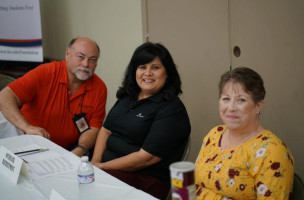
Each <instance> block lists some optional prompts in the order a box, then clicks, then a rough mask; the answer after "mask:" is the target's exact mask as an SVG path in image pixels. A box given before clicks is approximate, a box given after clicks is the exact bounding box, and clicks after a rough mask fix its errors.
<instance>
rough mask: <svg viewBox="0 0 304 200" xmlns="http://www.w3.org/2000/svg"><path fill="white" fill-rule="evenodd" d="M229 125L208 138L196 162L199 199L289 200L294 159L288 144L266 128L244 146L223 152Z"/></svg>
mask: <svg viewBox="0 0 304 200" xmlns="http://www.w3.org/2000/svg"><path fill="white" fill-rule="evenodd" d="M225 129H226V126H224V125H223V126H216V127H214V128H213V129H212V130H211V131H210V132H209V133H208V135H207V136H206V137H205V138H204V140H203V144H202V148H201V150H200V152H199V155H198V158H197V160H196V163H195V183H196V186H197V192H196V193H197V200H201V199H212V200H220V199H221V200H232V199H246V200H249V199H289V197H290V194H291V192H292V188H293V176H294V160H293V157H292V154H291V152H290V151H289V150H288V148H287V147H286V145H285V144H284V143H283V142H282V141H281V140H280V139H279V138H278V137H276V136H275V135H274V134H273V133H271V132H270V131H269V130H267V129H265V130H264V131H263V132H261V133H259V134H258V135H257V136H256V137H254V138H252V139H250V140H248V141H246V142H245V143H243V144H242V145H240V146H238V147H236V148H233V149H227V150H221V148H220V144H221V139H222V135H223V133H224V131H225Z"/></svg>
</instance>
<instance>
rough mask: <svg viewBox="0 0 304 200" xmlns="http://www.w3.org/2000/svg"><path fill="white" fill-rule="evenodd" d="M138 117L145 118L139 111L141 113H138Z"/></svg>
mask: <svg viewBox="0 0 304 200" xmlns="http://www.w3.org/2000/svg"><path fill="white" fill-rule="evenodd" d="M136 117H140V118H143V117H144V116H143V115H142V114H141V113H139V114H137V115H136Z"/></svg>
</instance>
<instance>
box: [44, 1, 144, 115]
mask: <svg viewBox="0 0 304 200" xmlns="http://www.w3.org/2000/svg"><path fill="white" fill-rule="evenodd" d="M40 7H41V23H42V36H43V50H44V54H45V55H44V56H45V57H49V58H53V59H64V54H65V48H66V46H67V45H68V43H69V41H70V40H71V39H72V38H73V37H77V36H86V37H90V38H92V39H93V40H95V41H96V42H97V43H98V44H99V45H100V47H101V57H100V59H99V61H98V67H97V68H96V71H95V72H96V74H97V75H98V76H99V77H101V79H102V80H104V82H105V83H106V85H107V88H108V101H107V111H109V109H110V108H111V107H112V105H113V104H114V103H115V101H116V97H115V94H116V91H117V89H118V87H119V86H120V84H121V80H122V77H123V73H124V70H125V68H126V66H127V64H128V62H129V60H130V58H131V55H132V53H133V51H134V49H135V48H136V47H137V46H138V45H140V44H141V43H142V42H143V39H142V34H143V33H142V15H141V1H140V0H128V1H118V0H114V1H113V0H85V1H84V0H40Z"/></svg>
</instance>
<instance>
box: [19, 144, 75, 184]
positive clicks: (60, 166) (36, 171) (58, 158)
mask: <svg viewBox="0 0 304 200" xmlns="http://www.w3.org/2000/svg"><path fill="white" fill-rule="evenodd" d="M33 149H45V150H44V151H38V152H30V153H25V154H19V155H18V156H19V157H20V158H21V159H22V160H24V161H25V168H26V172H25V173H24V174H25V175H26V176H28V177H29V178H30V179H39V178H43V177H47V176H50V175H56V174H60V173H63V172H69V171H73V170H76V168H77V167H78V165H79V163H80V160H79V159H78V157H76V156H71V155H70V154H71V152H67V153H65V154H59V153H58V152H56V151H55V150H52V149H46V148H44V147H41V146H39V145H37V144H34V145H29V146H25V147H22V148H18V149H14V152H21V151H28V150H33Z"/></svg>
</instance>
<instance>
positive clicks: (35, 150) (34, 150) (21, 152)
mask: <svg viewBox="0 0 304 200" xmlns="http://www.w3.org/2000/svg"><path fill="white" fill-rule="evenodd" d="M43 150H44V149H33V150H29V151H20V152H17V153H15V154H16V155H18V154H23V153H31V152H37V151H43Z"/></svg>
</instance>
